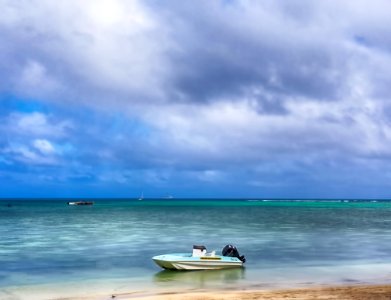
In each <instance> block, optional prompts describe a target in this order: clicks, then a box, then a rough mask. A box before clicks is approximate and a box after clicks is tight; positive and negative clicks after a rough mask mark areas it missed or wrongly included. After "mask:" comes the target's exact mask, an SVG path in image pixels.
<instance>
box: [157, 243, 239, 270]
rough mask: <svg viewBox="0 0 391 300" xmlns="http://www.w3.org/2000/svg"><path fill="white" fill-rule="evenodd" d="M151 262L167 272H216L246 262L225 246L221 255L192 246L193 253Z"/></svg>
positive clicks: (228, 246) (164, 257) (172, 255)
mask: <svg viewBox="0 0 391 300" xmlns="http://www.w3.org/2000/svg"><path fill="white" fill-rule="evenodd" d="M152 259H153V261H154V262H155V263H156V264H157V265H158V266H160V267H162V268H163V269H168V270H217V269H229V268H238V267H242V266H243V264H244V263H245V262H246V259H245V258H244V256H243V255H242V256H240V255H239V252H238V250H237V249H236V247H234V246H232V245H227V246H225V247H224V249H223V251H222V255H216V253H215V251H212V252H210V253H207V252H206V248H205V246H196V245H195V246H193V253H173V254H164V255H158V256H154V257H152Z"/></svg>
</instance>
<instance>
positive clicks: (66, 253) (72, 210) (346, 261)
mask: <svg viewBox="0 0 391 300" xmlns="http://www.w3.org/2000/svg"><path fill="white" fill-rule="evenodd" d="M8 203H9V204H11V206H10V207H9V206H8V205H7V204H8ZM193 244H202V245H205V246H206V247H207V248H208V250H210V251H212V250H216V252H220V251H221V249H222V248H223V247H224V246H225V245H226V244H233V245H235V246H237V248H238V250H239V252H240V254H244V255H245V256H246V259H247V263H246V267H245V268H244V269H239V270H230V271H221V272H220V271H217V272H215V271H212V272H210V271H209V272H204V271H201V272H190V273H189V272H185V273H183V272H181V273H178V272H167V271H161V270H160V269H159V268H158V267H157V266H156V265H154V263H153V262H152V260H151V257H152V256H154V255H159V254H165V253H173V252H190V251H191V248H192V245H193ZM390 264H391V202H388V201H377V202H371V201H360V202H353V201H350V202H342V201H280V200H272V201H260V200H259V201H258V200H251V199H249V200H207V201H206V200H143V201H137V200H96V201H95V204H94V205H93V206H68V205H67V204H66V200H64V201H61V200H53V201H38V200H31V201H21V200H13V201H0V266H1V268H0V288H2V287H3V288H4V287H10V286H21V285H26V284H57V283H66V282H76V281H80V280H91V281H94V280H96V281H97V282H99V281H102V280H103V281H106V282H107V281H110V280H111V281H113V282H115V281H116V280H119V281H121V280H122V281H125V282H129V287H130V286H131V283H132V282H133V284H135V285H138V284H140V283H141V282H142V283H143V284H147V285H148V286H149V287H154V288H161V287H163V288H168V287H171V286H173V285H183V286H186V287H188V288H205V287H224V286H231V287H232V286H234V287H240V286H247V287H254V286H258V285H261V286H262V285H263V284H264V285H273V284H274V283H275V282H276V281H278V282H280V283H281V282H286V283H289V282H294V281H296V282H298V283H303V284H304V283H308V282H315V283H321V284H322V283H327V282H343V281H345V282H371V281H372V280H373V281H376V282H379V281H384V282H391V272H390V270H391V269H390V268H389V266H390ZM298 274H300V275H298Z"/></svg>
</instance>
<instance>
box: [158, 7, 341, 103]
mask: <svg viewBox="0 0 391 300" xmlns="http://www.w3.org/2000/svg"><path fill="white" fill-rule="evenodd" d="M216 3H218V2H213V3H211V2H204V1H202V2H199V3H198V4H197V5H189V4H188V3H183V2H181V3H178V2H170V4H169V5H167V4H164V5H162V4H156V5H158V8H155V9H156V10H162V11H163V12H164V13H163V16H164V18H163V20H164V23H166V24H168V26H171V27H173V28H175V31H172V32H171V38H172V39H173V40H175V41H177V42H178V44H177V47H178V49H177V51H173V52H172V53H171V55H170V60H171V62H172V66H173V67H172V68H173V69H172V73H173V74H174V75H173V88H174V89H175V90H177V91H179V92H180V94H181V95H183V96H184V98H185V99H187V100H190V101H201V102H208V101H213V100H214V99H216V98H220V97H235V96H238V95H239V96H240V95H244V94H245V93H246V92H248V90H251V89H253V88H261V89H263V90H265V91H266V92H268V93H273V94H275V95H276V99H280V97H281V96H284V95H289V96H290V97H292V96H293V97H294V96H297V97H310V98H314V99H319V100H321V99H329V100H335V99H336V98H337V97H338V94H339V89H340V84H341V81H342V78H343V77H344V76H345V74H346V72H347V70H346V66H345V60H346V55H347V53H346V51H345V50H344V49H343V47H342V45H340V44H338V43H335V42H334V41H333V37H332V36H331V37H327V36H319V35H321V34H326V33H327V30H324V31H317V30H314V27H315V26H316V23H315V24H314V23H313V22H314V20H312V18H311V16H312V15H311V13H313V12H312V11H311V10H310V9H307V10H304V12H303V14H304V15H306V16H307V19H310V20H307V21H305V22H303V20H301V23H297V22H295V21H294V20H292V16H291V15H293V16H294V18H299V17H300V16H299V15H298V11H302V10H301V9H299V8H296V7H295V6H294V5H291V7H288V5H282V7H278V6H277V5H275V6H271V5H264V6H263V5H262V4H255V5H254V6H255V7H254V10H255V11H257V10H258V13H259V15H260V18H259V19H255V20H254V17H253V16H251V14H253V13H252V12H251V4H249V3H248V2H245V3H247V5H246V4H245V5H239V4H237V3H235V2H234V3H233V4H225V5H219V4H216ZM301 6H304V5H301ZM309 6H310V5H309ZM294 7H295V8H294ZM268 10H272V11H268ZM270 14H273V17H270ZM249 15H250V16H249ZM263 15H267V16H268V19H266V20H264V19H262V16H263ZM270 18H272V22H270ZM337 38H338V37H337ZM335 47H337V48H335ZM259 101H262V98H259Z"/></svg>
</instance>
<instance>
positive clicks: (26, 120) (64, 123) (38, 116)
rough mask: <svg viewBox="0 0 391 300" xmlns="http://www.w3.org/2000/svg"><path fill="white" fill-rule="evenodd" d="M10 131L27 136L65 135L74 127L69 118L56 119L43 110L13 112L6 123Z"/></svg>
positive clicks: (7, 129)
mask: <svg viewBox="0 0 391 300" xmlns="http://www.w3.org/2000/svg"><path fill="white" fill-rule="evenodd" d="M6 127H7V128H6V130H4V131H7V132H8V133H14V134H17V135H25V136H30V137H31V136H34V137H42V136H48V137H49V136H50V137H56V138H59V137H64V136H65V135H66V134H67V131H68V130H69V129H71V128H72V127H73V125H72V123H71V122H70V121H68V120H61V121H57V122H56V121H54V120H51V118H50V117H49V116H48V115H46V114H44V113H41V112H32V113H12V114H10V115H9V117H8V119H7V124H6Z"/></svg>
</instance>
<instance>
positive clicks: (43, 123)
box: [0, 0, 391, 195]
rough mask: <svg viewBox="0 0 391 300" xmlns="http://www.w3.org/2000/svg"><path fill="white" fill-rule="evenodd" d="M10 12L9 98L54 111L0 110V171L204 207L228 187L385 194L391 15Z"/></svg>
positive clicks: (355, 10) (81, 8)
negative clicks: (156, 194)
mask: <svg viewBox="0 0 391 300" xmlns="http://www.w3.org/2000/svg"><path fill="white" fill-rule="evenodd" d="M0 8H1V9H0V14H1V15H0V36H1V37H2V41H3V43H2V47H0V77H1V78H2V79H3V80H2V81H1V82H0V92H1V95H2V97H1V98H0V99H7V101H5V102H7V103H16V102H17V101H16V100H15V98H16V99H21V100H18V101H19V102H22V103H24V102H25V103H24V104H23V105H27V104H26V103H27V102H28V101H30V102H36V103H45V109H42V110H41V109H33V110H32V111H27V112H26V111H23V110H22V109H21V108H20V105H19V106H18V105H8V104H7V105H4V106H3V107H2V114H1V121H2V122H1V125H0V133H1V136H2V137H1V138H0V147H1V149H2V152H1V155H2V156H1V159H0V164H3V165H7V164H8V165H9V164H10V163H13V164H14V167H15V164H20V165H23V164H29V163H31V162H36V164H35V165H36V166H37V165H39V164H41V165H42V164H47V165H49V164H50V163H51V164H52V166H53V165H54V164H58V165H61V166H62V170H61V172H58V169H56V171H52V170H49V169H47V170H46V172H48V174H46V175H48V177H45V178H52V180H55V178H57V180H59V181H61V180H62V181H67V180H70V181H72V182H73V181H75V180H73V179H72V178H79V179H80V178H84V179H85V181H88V182H101V183H102V182H103V183H105V184H108V185H109V184H110V183H113V184H114V183H115V184H118V185H123V186H126V185H131V184H135V185H137V186H142V185H143V183H144V184H147V183H148V184H149V186H155V187H156V186H159V187H161V188H166V187H168V186H170V185H175V182H181V183H182V186H186V187H187V188H188V189H189V190H192V191H193V192H196V191H197V190H200V188H199V187H201V186H207V187H208V189H209V190H210V191H215V192H217V190H216V189H215V188H214V187H213V183H215V184H216V182H218V183H219V184H220V185H221V186H226V187H227V186H232V185H233V184H234V183H235V184H237V185H241V186H240V187H239V186H238V190H241V191H246V190H247V189H246V187H249V188H252V189H253V191H259V190H266V191H268V192H270V193H276V195H277V194H278V193H279V187H280V188H281V187H283V188H286V189H288V190H292V191H295V190H303V187H305V186H310V185H311V186H314V187H318V188H319V189H322V186H329V185H332V186H333V187H334V188H335V189H334V191H335V193H336V194H338V191H341V190H342V189H343V188H342V187H343V184H341V183H344V182H348V183H349V184H348V185H349V186H351V187H352V186H354V185H355V184H356V185H357V183H358V182H359V184H360V186H365V185H367V186H371V182H370V180H367V181H365V180H364V179H362V178H358V176H356V175H355V174H362V176H363V177H365V176H364V174H371V177H376V178H378V179H379V182H383V183H384V184H383V186H386V183H385V182H386V181H385V179H384V178H383V177H382V176H383V174H384V172H383V171H385V170H386V169H387V168H388V167H389V165H390V162H389V158H390V157H391V156H390V155H391V153H390V150H389V149H391V147H390V146H391V132H390V129H389V128H390V120H391V117H390V116H391V114H390V112H391V106H390V104H389V98H390V93H389V86H390V84H391V83H390V78H391V77H390V72H389V70H390V67H391V53H390V49H391V40H390V39H388V38H387V37H388V36H391V35H390V32H389V31H390V28H391V24H390V23H391V21H390V20H391V18H390V16H389V11H390V8H391V7H390V4H389V2H387V1H382V0H376V1H375V2H374V3H373V5H371V6H370V7H369V6H368V4H367V2H366V1H344V2H343V3H341V2H340V1H317V2H316V3H314V2H312V1H289V2H286V1H262V2H257V1H251V0H243V1H214V2H210V1H199V2H197V4H196V5H195V4H193V3H192V4H189V3H187V2H183V1H170V2H164V3H163V2H159V1H147V2H141V1H131V2H129V1H120V0H114V1H107V0H98V1H83V2H80V1H67V2H64V3H56V4H54V3H53V2H51V1H46V0H45V1H30V2H25V1H6V0H2V1H0ZM12 97H13V98H12ZM0 101H3V100H0ZM5 102H4V103H5ZM19 102H18V103H19ZM19 104H20V103H19ZM3 108H4V109H3ZM373 166H376V167H377V168H378V171H377V172H376V170H375V169H374V167H373ZM21 172H25V170H23V171H21ZM30 172H32V173H34V172H37V173H38V172H42V169H37V168H36V169H34V170H32V169H30ZM44 173H45V172H44ZM54 173H56V174H54ZM353 173H354V174H353ZM139 174H142V175H143V176H142V178H143V179H140V178H139ZM56 176H57V177H56ZM185 181H187V182H193V184H194V185H193V186H190V184H189V185H188V184H186V185H185V184H184V183H185ZM328 182H330V183H328ZM298 187H301V189H299V188H298ZM222 189H223V188H222ZM315 189H316V188H314V190H311V191H309V193H314V192H315ZM231 190H232V189H231ZM322 190H323V191H327V190H331V189H328V188H323V189H322ZM351 190H353V188H352V189H351ZM384 190H386V189H384ZM254 193H255V192H254Z"/></svg>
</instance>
